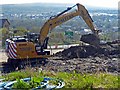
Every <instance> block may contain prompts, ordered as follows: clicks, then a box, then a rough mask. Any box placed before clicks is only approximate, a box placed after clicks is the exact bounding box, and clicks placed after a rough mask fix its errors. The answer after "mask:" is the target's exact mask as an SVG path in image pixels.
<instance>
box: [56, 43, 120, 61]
mask: <svg viewBox="0 0 120 90" xmlns="http://www.w3.org/2000/svg"><path fill="white" fill-rule="evenodd" d="M100 55H104V56H105V57H110V56H114V57H119V55H120V49H118V48H113V47H110V46H105V47H102V48H97V47H94V46H92V45H85V46H74V47H70V48H68V49H65V50H64V51H62V52H58V53H56V54H55V56H58V57H62V58H65V59H73V58H88V57H90V56H92V57H96V56H100Z"/></svg>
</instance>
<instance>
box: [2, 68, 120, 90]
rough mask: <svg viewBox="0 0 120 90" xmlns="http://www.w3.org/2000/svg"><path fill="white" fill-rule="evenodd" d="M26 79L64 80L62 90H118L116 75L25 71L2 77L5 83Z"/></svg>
mask: <svg viewBox="0 0 120 90" xmlns="http://www.w3.org/2000/svg"><path fill="white" fill-rule="evenodd" d="M26 77H34V78H40V77H52V78H59V79H62V80H64V82H65V87H64V88H82V89H91V88H118V87H119V83H120V81H119V78H120V76H118V75H113V74H107V73H99V74H98V73H97V74H80V73H76V72H72V73H67V72H57V73H55V72H47V71H40V70H31V69H27V70H24V71H18V72H12V73H9V74H7V75H4V76H2V78H5V81H11V80H16V79H21V78H26Z"/></svg>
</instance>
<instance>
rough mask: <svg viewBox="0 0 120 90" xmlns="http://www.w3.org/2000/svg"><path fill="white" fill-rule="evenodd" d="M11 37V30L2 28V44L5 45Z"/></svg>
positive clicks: (0, 32)
mask: <svg viewBox="0 0 120 90" xmlns="http://www.w3.org/2000/svg"><path fill="white" fill-rule="evenodd" d="M9 37H10V34H9V31H8V29H6V28H1V29H0V40H1V41H2V46H3V47H4V45H5V41H6V39H7V38H9Z"/></svg>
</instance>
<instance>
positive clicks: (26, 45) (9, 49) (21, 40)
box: [6, 3, 99, 66]
mask: <svg viewBox="0 0 120 90" xmlns="http://www.w3.org/2000/svg"><path fill="white" fill-rule="evenodd" d="M74 7H77V9H76V10H74V11H71V10H72V9H73V8H74ZM76 16H81V17H82V18H83V20H84V21H85V23H86V24H87V25H88V26H89V28H90V29H91V31H92V32H93V36H94V37H96V38H97V40H96V39H95V38H93V40H92V41H90V42H89V40H88V43H90V44H93V45H94V44H96V45H97V44H99V37H98V30H95V28H94V25H93V20H92V18H91V16H90V15H89V13H88V11H87V9H86V8H85V7H84V6H83V5H81V4H79V3H77V4H76V5H74V6H72V7H68V8H67V9H66V10H64V11H63V12H61V13H59V14H57V15H56V16H52V17H50V19H48V20H47V21H46V22H45V24H44V25H43V26H42V28H41V30H40V34H29V35H27V37H19V36H16V37H13V38H10V39H7V40H6V53H7V56H8V62H10V63H12V65H15V66H18V65H19V64H20V65H21V64H23V65H24V64H25V63H27V62H40V61H41V60H42V59H44V58H47V57H49V56H50V51H46V50H45V49H46V48H47V43H48V39H49V38H48V34H49V32H50V31H51V30H52V29H53V28H55V27H56V26H58V25H60V24H62V23H64V22H66V21H68V20H70V19H72V18H74V17H76ZM88 38H89V37H88ZM85 39H86V36H85V38H83V39H82V40H83V41H86V40H85ZM94 41H95V42H94ZM92 42H94V43H92ZM96 42H97V43H96Z"/></svg>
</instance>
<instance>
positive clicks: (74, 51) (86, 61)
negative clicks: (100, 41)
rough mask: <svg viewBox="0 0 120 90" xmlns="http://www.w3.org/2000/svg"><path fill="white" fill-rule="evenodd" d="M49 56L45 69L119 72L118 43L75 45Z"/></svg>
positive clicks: (119, 52)
mask: <svg viewBox="0 0 120 90" xmlns="http://www.w3.org/2000/svg"><path fill="white" fill-rule="evenodd" d="M54 57H57V59H53V58H49V59H48V63H47V64H45V66H43V67H42V68H43V69H45V70H53V71H56V72H57V71H62V72H64V71H65V72H72V71H76V72H79V73H96V72H108V73H119V72H120V69H119V67H118V64H119V59H120V49H119V45H118V44H114V45H108V44H105V45H101V47H99V48H97V47H95V46H92V45H87V46H86V45H84V46H74V47H70V48H68V49H65V50H63V51H62V52H58V53H56V54H55V56H54Z"/></svg>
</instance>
